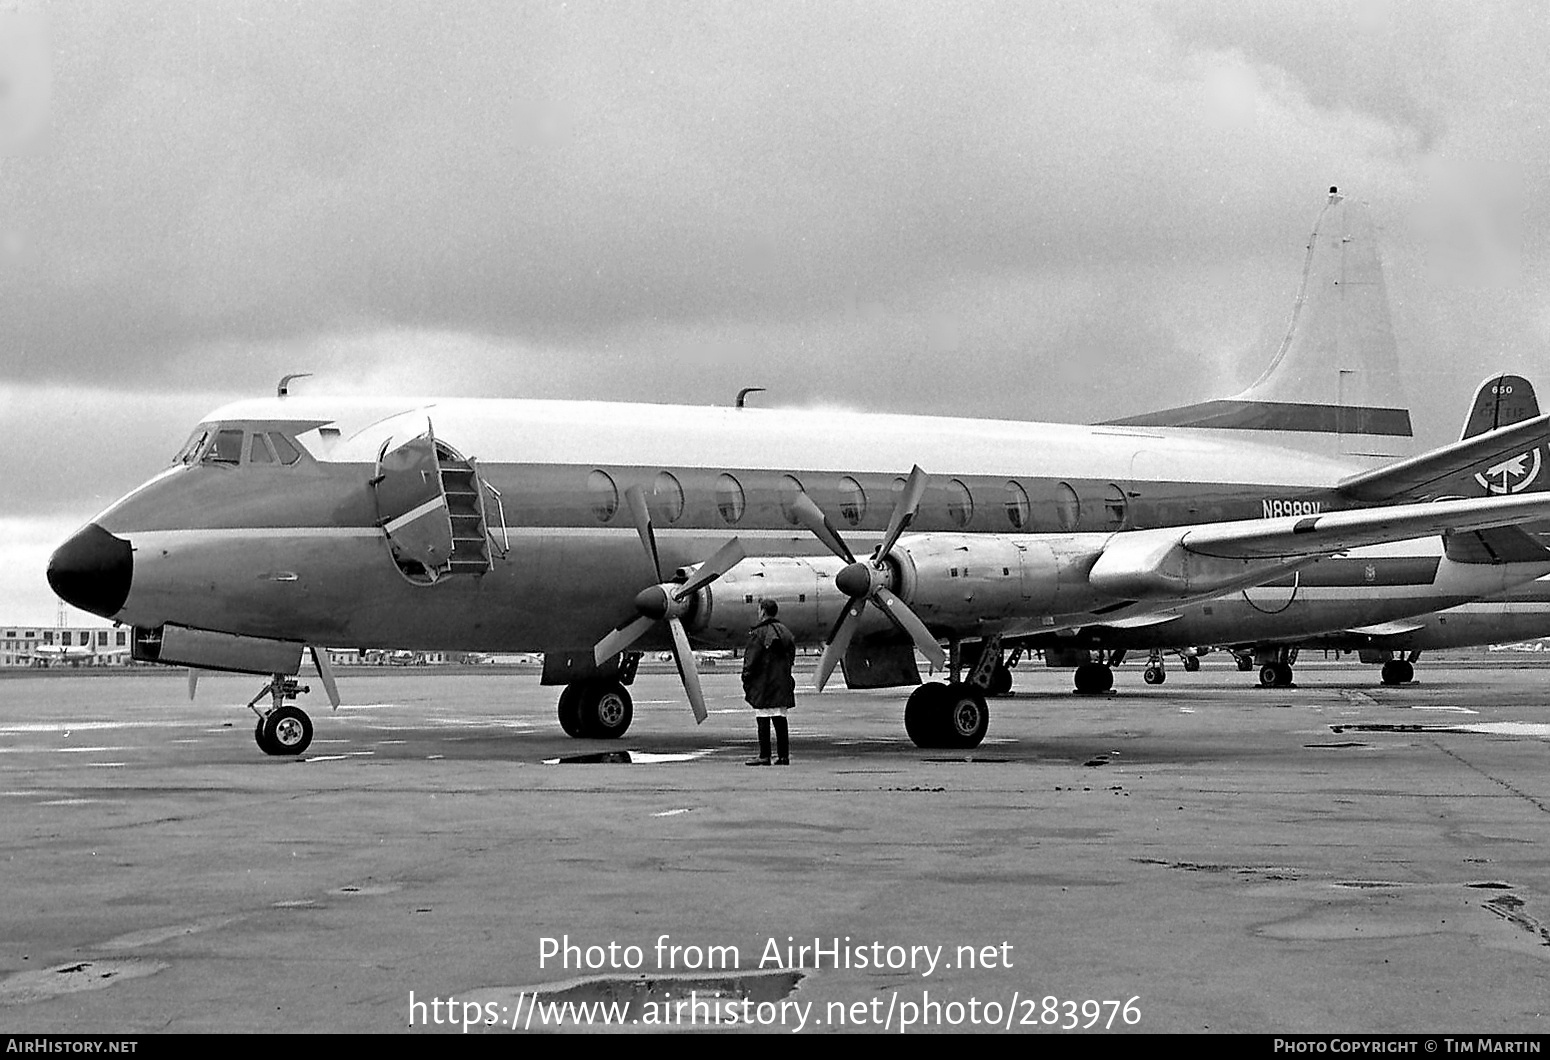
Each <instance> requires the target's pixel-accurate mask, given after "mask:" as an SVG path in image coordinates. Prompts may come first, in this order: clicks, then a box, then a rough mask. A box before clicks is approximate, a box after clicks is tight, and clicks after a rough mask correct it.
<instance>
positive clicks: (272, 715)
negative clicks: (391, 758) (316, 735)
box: [259, 704, 312, 755]
mask: <svg viewBox="0 0 1550 1060" xmlns="http://www.w3.org/2000/svg"><path fill="white" fill-rule="evenodd" d="M263 738H264V741H265V742H264V743H263V744H260V745H259V746H261V747H263V748H264V751H265V752H266V753H268V754H272V755H299V754H301V753H302V752H303V751H305V750H306V749H307V747H308V746H309V745H310V744H311V743H312V719H311V718H309V717H307V712H306V711H304V710H302V709H301V708H300V707H293V706H290V705H289V704H287V705H285V706H283V707H278V708H276V709H275V710H271V711H270V712H269V713H268V714H265V715H264V734H263Z"/></svg>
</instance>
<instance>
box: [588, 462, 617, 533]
mask: <svg viewBox="0 0 1550 1060" xmlns="http://www.w3.org/2000/svg"><path fill="white" fill-rule="evenodd" d="M587 493H588V494H589V495H590V496H591V498H592V514H593V515H595V516H597V521H598V522H600V523H606V522H608V520H610V519H612V518H613V517H614V512H616V511H618V510H619V487H617V486H615V485H614V480H613V479H612V478H611V477H609V474H608V472H606V471H594V472H592V474H590V475H588V476H587Z"/></svg>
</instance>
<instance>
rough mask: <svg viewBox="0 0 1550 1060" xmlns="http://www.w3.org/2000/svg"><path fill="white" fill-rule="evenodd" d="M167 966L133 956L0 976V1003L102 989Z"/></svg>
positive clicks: (26, 1000)
mask: <svg viewBox="0 0 1550 1060" xmlns="http://www.w3.org/2000/svg"><path fill="white" fill-rule="evenodd" d="M166 967H167V964H166V962H164V961H151V960H144V959H141V958H135V957H130V958H119V959H113V960H100V961H75V962H73V963H71V964H61V965H59V966H58V967H57V968H44V969H41V970H39V971H36V972H17V973H15V974H14V975H9V976H7V977H6V978H4V979H0V1005H25V1004H27V1003H29V1002H32V1001H46V1000H48V999H49V998H51V997H59V996H60V995H61V994H78V993H80V992H81V991H83V990H101V989H102V988H103V987H107V986H112V985H113V984H114V983H121V982H123V981H124V980H126V979H141V978H144V977H145V976H147V975H155V974H156V973H157V972H159V971H161V970H162V969H163V968H166Z"/></svg>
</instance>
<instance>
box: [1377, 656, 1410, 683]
mask: <svg viewBox="0 0 1550 1060" xmlns="http://www.w3.org/2000/svg"><path fill="white" fill-rule="evenodd" d="M1413 680H1415V667H1414V666H1411V665H1410V664H1409V663H1407V662H1405V661H1404V660H1403V659H1394V660H1391V661H1390V662H1386V663H1384V664H1383V683H1384V684H1386V685H1402V684H1405V683H1406V682H1408V681H1413Z"/></svg>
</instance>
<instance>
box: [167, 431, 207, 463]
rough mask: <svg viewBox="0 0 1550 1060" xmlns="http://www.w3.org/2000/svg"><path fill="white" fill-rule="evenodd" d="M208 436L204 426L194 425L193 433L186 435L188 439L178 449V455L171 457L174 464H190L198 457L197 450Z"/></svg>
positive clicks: (202, 446)
mask: <svg viewBox="0 0 1550 1060" xmlns="http://www.w3.org/2000/svg"><path fill="white" fill-rule="evenodd" d="M209 438H210V432H209V430H207V429H206V428H204V427H195V428H194V433H193V434H191V435H189V436H188V441H186V442H184V443H183V448H181V449H179V450H178V455H177V456H175V457H173V458H172V462H173V463H174V464H192V463H193V462H194V461H195V460H197V459H198V458H199V450H201V449H203V448H204V444H205V442H206V441H208V440H209Z"/></svg>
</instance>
